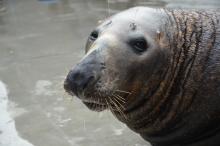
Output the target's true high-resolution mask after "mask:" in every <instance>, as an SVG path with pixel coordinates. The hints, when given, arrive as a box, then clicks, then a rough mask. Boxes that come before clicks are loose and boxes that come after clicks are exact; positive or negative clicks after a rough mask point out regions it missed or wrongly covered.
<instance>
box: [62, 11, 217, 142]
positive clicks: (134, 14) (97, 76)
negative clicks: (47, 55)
mask: <svg viewBox="0 0 220 146" xmlns="http://www.w3.org/2000/svg"><path fill="white" fill-rule="evenodd" d="M219 29H220V28H219V13H218V12H214V11H212V12H205V11H190V10H163V9H151V8H145V7H135V8H132V9H129V10H126V11H123V12H121V13H119V14H116V15H114V16H112V17H110V18H108V19H106V20H105V21H104V22H102V23H101V24H100V25H99V26H98V27H97V28H95V29H94V31H92V32H91V34H90V36H89V38H88V41H87V44H86V55H85V56H84V57H83V58H82V60H81V61H80V62H79V63H78V64H77V65H76V66H75V67H74V68H73V69H72V70H71V71H70V72H69V74H68V75H67V78H66V81H65V83H64V88H65V89H66V91H67V92H68V93H70V94H71V95H76V96H77V97H78V98H80V99H81V100H82V102H83V103H84V104H85V105H86V106H87V107H88V108H89V109H91V110H94V111H102V110H105V109H110V110H111V111H112V113H113V114H114V115H115V116H116V117H117V118H118V119H119V120H120V121H122V122H124V123H125V124H127V126H128V127H129V128H131V129H132V130H134V131H135V132H137V133H139V134H140V135H141V136H142V137H143V138H144V139H146V140H148V141H150V142H151V143H152V144H153V145H155V146H157V145H158V146H207V145H212V146H219V145H220V140H219V138H220V136H219V135H218V128H219V126H218V125H219V124H218V123H219V122H220V116H219V115H220V106H219V105H220V92H219V91H220V59H219V58H220V46H219V42H220V38H219V37H220V36H219V34H220V31H219Z"/></svg>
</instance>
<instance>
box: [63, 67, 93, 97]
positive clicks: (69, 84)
mask: <svg viewBox="0 0 220 146" xmlns="http://www.w3.org/2000/svg"><path fill="white" fill-rule="evenodd" d="M92 81H94V76H93V75H92V74H91V73H90V72H88V71H86V70H85V71H83V70H80V69H73V70H71V71H70V72H69V74H68V75H67V78H66V80H65V82H64V89H65V90H66V91H67V92H68V93H70V94H75V95H76V96H79V95H82V94H83V92H84V90H85V89H86V88H87V87H88V85H89V84H90V83H92Z"/></svg>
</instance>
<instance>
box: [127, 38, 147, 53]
mask: <svg viewBox="0 0 220 146" xmlns="http://www.w3.org/2000/svg"><path fill="white" fill-rule="evenodd" d="M130 45H131V46H132V48H133V49H134V51H135V52H136V53H142V52H144V51H146V50H147V48H148V45H147V42H146V40H145V38H144V37H141V38H135V39H132V40H130Z"/></svg>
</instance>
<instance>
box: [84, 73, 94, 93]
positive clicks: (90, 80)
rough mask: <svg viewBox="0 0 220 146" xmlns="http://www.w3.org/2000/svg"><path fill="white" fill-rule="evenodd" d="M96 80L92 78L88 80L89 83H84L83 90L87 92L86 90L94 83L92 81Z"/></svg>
mask: <svg viewBox="0 0 220 146" xmlns="http://www.w3.org/2000/svg"><path fill="white" fill-rule="evenodd" d="M94 79H95V78H94V76H90V77H89V78H88V79H87V81H86V82H85V83H84V85H83V87H82V89H83V90H85V89H86V88H87V87H88V86H89V85H90V84H91V83H92V81H93V80H94Z"/></svg>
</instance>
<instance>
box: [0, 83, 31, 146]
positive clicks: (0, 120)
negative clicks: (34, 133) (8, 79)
mask: <svg viewBox="0 0 220 146" xmlns="http://www.w3.org/2000/svg"><path fill="white" fill-rule="evenodd" d="M0 111H1V114H0V131H1V132H0V146H33V144H31V143H29V142H28V141H26V140H24V139H22V138H21V137H20V136H19V135H18V133H17V131H16V128H15V122H14V119H12V118H11V115H10V113H9V111H8V90H7V88H6V85H5V84H4V83H3V82H2V81H0Z"/></svg>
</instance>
